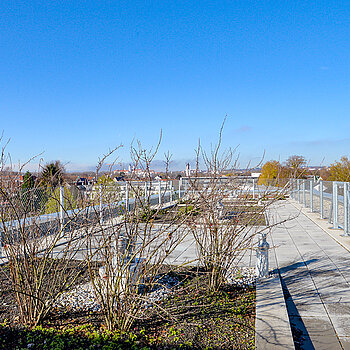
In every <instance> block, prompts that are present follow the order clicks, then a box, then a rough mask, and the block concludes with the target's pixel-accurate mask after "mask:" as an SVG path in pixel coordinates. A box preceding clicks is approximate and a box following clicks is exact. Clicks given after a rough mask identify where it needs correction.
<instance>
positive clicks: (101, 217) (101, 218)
mask: <svg viewBox="0 0 350 350" xmlns="http://www.w3.org/2000/svg"><path fill="white" fill-rule="evenodd" d="M99 191H100V223H101V224H102V220H103V211H102V184H100V186H99Z"/></svg>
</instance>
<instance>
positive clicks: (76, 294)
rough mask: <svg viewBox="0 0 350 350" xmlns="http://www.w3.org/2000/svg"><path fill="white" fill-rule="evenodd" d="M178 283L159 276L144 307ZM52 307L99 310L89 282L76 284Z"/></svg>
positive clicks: (160, 298) (163, 295)
mask: <svg viewBox="0 0 350 350" xmlns="http://www.w3.org/2000/svg"><path fill="white" fill-rule="evenodd" d="M179 283H180V281H179V280H178V279H177V278H176V277H172V276H167V275H165V276H162V277H160V278H159V279H158V280H157V283H156V284H155V287H154V288H153V290H152V291H151V292H149V293H147V296H148V299H149V302H145V307H148V306H150V305H152V303H154V302H156V301H160V300H163V299H165V298H167V297H168V296H169V295H170V293H172V292H173V291H174V288H175V287H176V286H178V285H179ZM54 307H56V308H57V309H65V310H69V311H74V312H81V311H100V310H101V306H100V305H99V303H98V300H97V298H96V296H95V292H94V288H93V285H92V283H91V282H88V283H85V284H81V285H78V286H76V287H75V288H74V289H72V290H70V291H69V292H66V293H64V294H62V295H61V296H60V297H59V298H58V300H57V301H56V303H55V305H54Z"/></svg>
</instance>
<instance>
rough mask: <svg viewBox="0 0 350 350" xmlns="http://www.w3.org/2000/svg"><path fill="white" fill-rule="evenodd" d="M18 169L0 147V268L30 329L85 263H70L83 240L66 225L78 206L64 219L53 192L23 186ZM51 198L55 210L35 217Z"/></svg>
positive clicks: (76, 213) (70, 226)
mask: <svg viewBox="0 0 350 350" xmlns="http://www.w3.org/2000/svg"><path fill="white" fill-rule="evenodd" d="M21 170H22V167H20V168H19V171H15V170H13V168H12V165H11V163H10V158H9V157H7V156H6V153H5V147H4V148H3V149H2V156H1V159H0V202H1V206H0V220H1V224H2V225H1V231H2V233H1V245H2V263H4V264H6V267H7V268H6V269H4V270H3V271H7V276H8V278H9V280H10V281H11V284H12V291H13V293H14V294H15V298H16V301H17V305H18V311H19V317H20V322H21V323H22V324H24V325H27V326H30V327H34V326H36V325H38V324H40V323H41V322H42V321H43V320H44V319H45V317H46V316H47V315H48V313H49V312H50V310H51V309H52V306H53V305H54V303H55V301H56V299H57V297H58V296H59V295H60V294H61V293H63V292H64V291H66V290H68V289H69V288H70V287H71V286H72V284H73V283H74V282H75V280H76V279H77V278H78V276H79V274H80V272H81V269H82V267H83V265H84V264H85V262H80V263H75V264H72V261H73V260H74V259H75V256H76V252H77V251H78V250H79V246H80V245H81V244H82V241H81V240H77V237H79V236H81V228H79V227H77V226H74V227H73V226H72V225H71V224H72V222H74V223H75V225H76V220H75V219H76V218H77V217H78V216H79V214H80V210H76V212H74V213H69V215H68V213H67V212H66V214H67V215H65V219H64V221H63V220H62V218H63V217H62V215H60V213H59V212H60V211H61V213H64V212H65V208H61V207H60V201H59V199H57V196H55V195H51V194H50V193H49V192H48V191H47V189H43V188H41V187H38V186H37V183H36V184H34V185H33V187H32V188H22V187H21V186H20V181H19V180H20V174H21ZM50 200H51V201H55V202H56V204H57V207H58V212H55V213H53V214H50V215H41V216H40V214H43V211H44V210H45V205H46V203H47V202H48V201H50ZM69 200H70V198H66V201H69ZM61 209H62V210H61ZM68 228H69V229H68ZM58 245H61V246H60V248H59V249H57V248H56V247H57V246H58ZM73 248H74V249H73Z"/></svg>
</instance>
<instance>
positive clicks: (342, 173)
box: [328, 156, 350, 182]
mask: <svg viewBox="0 0 350 350" xmlns="http://www.w3.org/2000/svg"><path fill="white" fill-rule="evenodd" d="M328 180H330V181H344V182H347V181H350V160H349V159H348V157H346V156H343V157H341V159H340V162H337V161H336V162H335V163H333V164H332V165H331V168H330V176H329V178H328Z"/></svg>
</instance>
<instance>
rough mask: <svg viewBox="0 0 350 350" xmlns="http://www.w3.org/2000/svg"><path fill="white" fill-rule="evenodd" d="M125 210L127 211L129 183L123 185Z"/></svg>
mask: <svg viewBox="0 0 350 350" xmlns="http://www.w3.org/2000/svg"><path fill="white" fill-rule="evenodd" d="M125 210H126V211H127V212H128V211H129V184H128V183H126V185H125Z"/></svg>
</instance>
